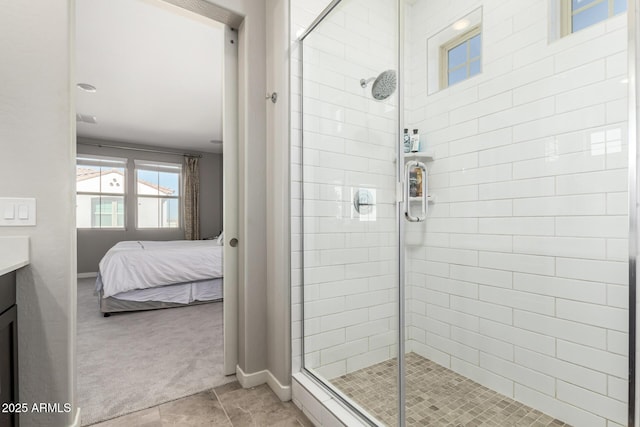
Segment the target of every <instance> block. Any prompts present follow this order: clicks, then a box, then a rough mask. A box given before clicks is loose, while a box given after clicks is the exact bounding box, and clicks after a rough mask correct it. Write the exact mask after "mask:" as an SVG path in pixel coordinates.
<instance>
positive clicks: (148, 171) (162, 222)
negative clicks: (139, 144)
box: [135, 160, 182, 228]
mask: <svg viewBox="0 0 640 427" xmlns="http://www.w3.org/2000/svg"><path fill="white" fill-rule="evenodd" d="M135 177H136V186H135V188H136V202H137V203H136V207H137V209H136V226H137V228H180V227H181V222H182V214H181V212H182V203H181V185H182V165H180V164H176V163H161V162H149V161H142V160H135Z"/></svg>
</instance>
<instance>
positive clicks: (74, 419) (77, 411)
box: [69, 408, 80, 427]
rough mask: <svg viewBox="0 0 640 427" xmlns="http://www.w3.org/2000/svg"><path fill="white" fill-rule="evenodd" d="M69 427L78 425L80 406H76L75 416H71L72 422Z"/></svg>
mask: <svg viewBox="0 0 640 427" xmlns="http://www.w3.org/2000/svg"><path fill="white" fill-rule="evenodd" d="M69 427H80V408H76V416H75V417H73V424H71V425H70V426H69Z"/></svg>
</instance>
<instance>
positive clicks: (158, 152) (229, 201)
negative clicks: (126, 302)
mask: <svg viewBox="0 0 640 427" xmlns="http://www.w3.org/2000/svg"><path fill="white" fill-rule="evenodd" d="M82 3H83V1H82V0H78V2H77V4H78V5H80V4H82ZM139 3H142V4H143V5H145V6H151V7H155V8H161V9H166V8H170V9H174V10H179V11H181V12H179V13H189V14H192V12H187V11H185V10H183V9H181V8H179V7H176V6H174V5H169V4H166V3H171V2H151V1H146V0H144V1H141V2H139ZM153 3H155V4H153ZM159 3H160V5H159ZM162 3H164V4H162ZM201 3H203V4H204V3H207V2H201ZM209 6H210V5H209ZM207 10H208V9H207V8H206V7H205V8H203V9H201V10H199V13H200V14H198V16H197V17H196V18H195V19H196V20H200V21H202V20H209V19H210V18H211V17H210V16H208V17H205V16H204V15H206V14H207V13H206V11H207ZM192 15H193V14H192ZM216 17H217V16H216ZM221 32H222V36H221V43H222V47H221V51H222V54H221V58H220V59H221V61H220V62H221V63H220V68H221V74H222V76H223V81H224V84H223V88H224V92H223V93H222V94H221V96H220V97H219V102H220V105H221V108H222V109H223V110H224V117H223V118H222V120H223V123H224V126H222V128H223V129H222V137H220V138H212V140H211V141H209V140H207V141H205V142H206V143H216V144H220V145H224V149H223V150H222V151H223V152H224V156H218V157H222V158H221V159H219V162H217V163H218V164H219V166H220V168H221V169H222V171H221V173H220V177H219V178H220V179H219V181H220V182H219V187H220V191H219V193H220V194H219V196H220V198H221V199H222V205H223V208H222V209H219V210H220V211H221V212H220V213H221V217H222V218H221V222H222V224H223V225H222V226H219V227H216V229H215V230H214V231H209V232H207V233H205V232H204V230H203V235H202V237H213V236H217V235H218V234H219V233H220V232H221V231H222V230H224V231H225V234H226V235H227V236H231V238H233V237H234V236H236V235H237V226H238V225H237V218H236V217H237V196H236V195H237V193H238V191H237V158H238V157H237V135H238V132H237V122H238V119H237V111H238V108H237V106H238V100H237V97H238V89H237V87H238V83H237V81H238V79H237V72H238V66H237V60H238V58H237V46H238V39H237V32H236V31H235V30H233V29H232V28H231V27H229V26H228V25H225V26H224V27H223V29H222V31H221ZM125 68H126V67H125ZM149 76H150V78H153V74H149ZM79 83H80V82H79ZM97 93H98V94H99V93H100V89H99V91H98V92H97ZM127 107H128V106H127V105H123V106H122V108H127ZM158 108H160V106H159V107H158ZM86 116H87V115H86V114H84V115H83V116H81V117H80V119H81V121H80V122H79V127H80V126H84V125H85V123H86V122H83V121H82V120H83V119H84V118H86ZM89 120H90V117H89ZM98 123H100V118H99V117H98ZM88 139H89V138H87V137H84V138H78V144H83V149H82V150H78V152H79V153H80V151H83V153H82V154H83V155H92V156H94V157H95V156H101V155H102V157H109V156H104V154H105V150H107V151H108V150H120V151H118V153H122V150H126V152H127V153H131V155H127V156H125V155H121V154H117V155H114V154H113V153H111V157H119V156H121V157H125V158H126V162H125V165H126V166H125V168H123V169H124V170H123V177H124V178H128V181H129V182H128V185H129V186H133V183H134V182H135V183H136V185H135V187H139V186H140V185H141V184H140V173H139V172H140V170H142V167H139V163H137V162H136V160H143V161H146V162H147V169H153V168H154V167H155V168H156V169H158V170H154V171H156V172H158V174H160V175H162V174H163V173H165V172H166V171H160V170H159V169H161V166H163V165H164V166H166V164H167V163H171V161H172V160H171V159H172V158H173V157H172V156H178V157H182V154H193V153H194V150H193V149H191V148H189V149H184V148H183V147H169V146H167V147H166V148H163V147H160V149H158V147H155V149H154V150H150V149H149V148H148V147H147V145H146V144H144V143H138V144H133V145H131V144H130V141H126V140H124V139H121V140H114V143H112V144H106V143H105V141H104V140H103V139H101V138H93V139H92V140H88ZM92 143H93V144H92ZM107 145H111V147H108V146H107ZM151 151H154V152H153V153H151ZM87 152H89V153H87ZM195 152H196V153H197V152H198V151H197V150H196V151H195ZM214 154H215V153H214ZM154 156H160V157H161V158H160V159H157V158H156V159H153V160H154V162H155V166H153V165H152V166H153V167H151V166H149V164H148V163H149V157H154ZM201 156H202V157H201V159H200V161H201V165H202V164H203V163H205V161H206V160H208V157H209V155H208V153H205V154H201ZM180 160H181V159H180ZM180 160H178V161H176V163H180ZM99 175H101V174H99ZM201 175H202V174H201ZM159 180H160V179H159ZM159 180H158V182H151V184H152V186H154V185H155V186H156V187H167V186H166V185H162V183H160V182H159ZM147 181H148V178H147ZM123 185H124V182H123ZM202 185H203V183H202V182H201V186H202ZM133 194H135V193H134V192H132V193H131V194H123V196H122V199H123V200H124V201H128V202H131V203H129V206H132V205H133V204H134V203H133V202H134V201H135V202H138V200H135V196H134V195H133ZM182 197H183V195H182V194H180V196H179V197H177V198H176V199H181V198H182ZM156 198H157V197H156ZM111 202H112V203H111V204H110V205H109V206H111V207H112V208H113V207H114V206H115V208H114V209H115V211H114V212H112V213H114V214H115V215H116V216H117V215H118V214H120V212H119V211H118V208H119V205H118V204H117V203H116V204H114V203H113V200H111ZM123 204H124V203H123ZM94 205H95V204H94ZM97 206H102V205H100V204H98V205H97ZM125 210H127V209H123V211H125ZM131 212H133V214H132V215H130V217H127V218H126V219H125V221H124V222H126V228H131V229H136V231H137V232H138V233H142V234H139V235H135V236H133V237H130V238H125V239H120V238H119V237H116V239H118V240H136V241H138V240H140V241H145V240H155V239H152V238H149V235H150V232H149V230H141V228H143V227H139V225H140V222H139V216H140V212H139V210H135V209H132V210H131ZM100 214H101V217H102V216H105V215H106V213H104V212H102V211H101V212H100ZM202 214H205V212H202ZM202 214H201V217H202ZM206 214H207V215H209V213H206ZM122 215H123V217H124V216H125V215H126V214H125V212H122ZM124 222H123V225H125V224H124ZM170 222H171V221H168V223H170ZM110 224H115V225H119V224H120V223H118V221H117V220H115V221H112V222H111V223H110ZM169 225H170V224H169ZM168 228H171V227H168ZM99 231H100V232H101V233H102V235H101V237H100V238H101V239H102V240H105V236H107V235H108V234H109V233H112V234H113V233H114V232H115V231H114V230H99ZM159 232H160V233H163V234H162V236H161V238H158V239H157V240H174V239H175V237H174V236H177V235H179V233H180V232H181V230H170V229H168V230H160V231H159ZM176 233H178V234H176ZM116 234H117V233H116ZM120 234H122V233H120ZM178 238H179V237H178ZM221 241H222V239H221ZM224 243H225V244H224V245H223V248H224V249H223V251H224V257H223V258H224V271H225V273H226V274H225V278H224V301H223V302H222V303H215V304H213V305H219V306H220V310H219V313H218V315H219V317H220V321H221V322H222V316H223V314H222V312H223V311H224V316H225V317H226V318H228V319H225V321H224V322H222V324H223V325H224V333H223V334H222V336H221V337H220V338H221V339H220V341H221V342H220V343H219V346H220V347H224V350H221V351H220V357H219V358H218V360H216V361H215V363H216V365H217V366H218V367H219V370H220V374H221V375H225V374H226V375H232V374H234V373H235V366H236V363H237V362H236V357H237V356H236V353H235V349H236V347H237V346H236V336H237V326H236V321H235V319H236V317H237V315H236V310H237V309H236V307H237V300H236V294H237V290H236V288H237V252H236V250H235V249H234V247H232V246H230V245H229V244H228V242H224ZM78 252H79V253H81V254H83V255H85V254H86V252H87V251H85V250H82V248H80V245H79V251H78ZM96 270H97V269H96ZM79 272H80V273H86V271H80V270H79ZM81 276H82V275H81ZM85 280H86V279H85ZM91 280H92V279H89V281H91ZM222 305H224V310H222V307H221V306H222ZM188 308H189V309H191V307H188ZM193 308H196V307H193ZM198 308H199V309H200V308H206V306H204V305H203V306H202V307H198ZM80 309H81V307H80V306H79V308H78V311H79V312H80ZM185 309H186V308H185ZM180 310H181V309H176V312H178V311H180ZM171 311H172V310H159V311H157V313H160V312H171ZM148 313H151V312H148ZM148 313H145V314H148ZM141 314H142V313H141ZM125 316H127V315H122V317H121V319H122V318H124V317H125ZM101 320H102V319H101ZM104 320H106V321H114V320H115V321H118V316H113V318H109V319H104ZM176 321H177V319H176ZM78 322H79V323H80V322H81V319H80V317H79V320H78ZM195 322H196V320H194V322H192V324H194V323H195ZM115 323H116V322H112V323H111V326H113V324H115ZM163 323H169V324H173V323H174V322H173V321H171V320H168V321H166V322H165V320H162V321H160V322H156V324H163ZM218 326H220V327H222V325H218ZM81 328H82V325H81V324H79V325H78V331H80V329H81ZM150 329H154V330H157V329H163V328H162V327H157V326H150ZM209 329H211V328H209ZM175 345H176V346H180V344H178V343H175ZM96 347H99V346H96ZM167 348H168V349H169V350H167V351H171V350H170V347H167ZM78 349H79V352H78V360H79V361H80V360H81V359H82V357H83V356H85V355H86V352H85V353H83V352H81V351H80V345H78ZM90 351H91V352H100V351H101V350H98V349H97V348H92V349H91V350H90ZM102 351H103V352H104V353H105V354H112V355H113V353H114V352H113V348H103V349H102ZM119 351H121V350H119ZM204 352H206V351H204ZM209 362H211V361H209ZM209 362H207V363H209ZM197 363H202V362H197ZM205 368H206V369H209V368H210V366H205ZM163 371H165V372H166V371H167V369H163ZM96 380H98V381H99V378H96ZM94 385H95V386H97V387H98V388H99V387H100V384H99V383H98V384H94ZM209 387H210V385H209ZM123 388H124V387H123ZM192 391H193V390H191V391H190V392H192ZM196 391H197V390H196ZM79 394H80V396H82V392H80V393H79ZM152 394H153V393H152ZM175 397H179V396H174V397H172V398H175ZM79 406H81V407H82V403H79ZM135 409H136V408H135V407H131V408H120V409H118V410H120V411H122V410H124V411H126V412H130V411H132V410H135ZM138 409H139V408H138ZM122 413H125V412H118V413H109V414H108V417H109V418H111V417H113V416H116V415H119V414H122ZM83 418H84V417H83ZM92 421H97V420H92ZM83 424H84V422H83Z"/></svg>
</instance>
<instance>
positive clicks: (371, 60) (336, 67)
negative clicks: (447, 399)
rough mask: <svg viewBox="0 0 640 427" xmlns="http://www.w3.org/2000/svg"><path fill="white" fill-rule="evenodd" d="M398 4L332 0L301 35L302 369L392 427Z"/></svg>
mask: <svg viewBox="0 0 640 427" xmlns="http://www.w3.org/2000/svg"><path fill="white" fill-rule="evenodd" d="M397 16H398V14H397V2H396V1H389V0H367V1H353V0H346V1H342V2H340V3H338V4H337V6H335V8H333V9H332V10H331V12H329V13H328V14H327V15H326V16H324V18H323V19H322V20H321V21H320V22H319V23H318V24H317V26H315V28H313V30H312V31H311V32H309V33H308V34H306V35H305V36H304V37H303V40H302V42H301V51H302V52H301V53H302V60H301V63H302V64H301V76H302V97H301V104H302V129H303V134H302V144H301V147H299V149H300V150H301V153H300V154H301V157H300V158H301V166H302V168H301V170H302V177H301V181H302V193H303V195H302V200H303V204H302V213H301V217H302V228H303V232H302V236H303V239H302V251H303V261H302V270H303V286H302V289H303V300H304V302H303V337H304V338H303V359H304V368H305V370H306V371H307V372H309V373H310V374H311V375H313V376H315V377H316V378H317V379H319V380H320V381H322V382H323V383H324V384H326V385H327V386H328V387H329V388H330V389H331V390H333V392H335V393H337V394H339V395H340V396H342V397H343V398H344V399H345V401H347V402H349V403H350V404H351V405H352V407H353V408H354V409H355V410H356V411H358V412H360V413H362V414H363V415H365V416H367V417H369V418H370V419H376V420H377V421H378V422H380V423H381V424H384V425H398V416H399V415H398V360H397V354H398V342H399V340H398V336H399V328H398V325H399V310H398V302H399V298H398V295H399V280H398V275H399V244H398V241H399V232H398V227H399V215H398V205H397V203H396V183H397V182H398V175H397V170H398V165H397V161H396V157H397V151H398V147H399V135H398V127H399V126H398V88H397V86H398V49H397V44H398V43H397V35H398V25H397Z"/></svg>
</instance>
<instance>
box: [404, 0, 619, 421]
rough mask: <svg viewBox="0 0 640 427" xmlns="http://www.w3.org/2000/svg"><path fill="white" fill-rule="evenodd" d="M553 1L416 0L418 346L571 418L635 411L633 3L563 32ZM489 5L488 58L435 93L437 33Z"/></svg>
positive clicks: (413, 336) (411, 18) (411, 302)
mask: <svg viewBox="0 0 640 427" xmlns="http://www.w3.org/2000/svg"><path fill="white" fill-rule="evenodd" d="M547 3H548V2H547V1H545V0H537V1H534V2H529V3H527V5H526V6H524V5H523V4H521V3H520V2H513V1H507V0H485V1H472V2H469V1H454V2H452V1H444V0H442V1H431V0H430V1H418V2H416V3H415V4H414V5H413V6H407V14H406V16H407V23H408V26H407V28H408V32H407V37H408V44H407V48H408V49H407V52H408V54H409V58H410V59H409V63H410V67H409V70H410V74H409V79H410V81H409V89H408V94H409V98H408V99H407V106H408V108H409V111H408V114H407V117H408V118H409V121H410V127H416V128H419V129H420V130H421V134H422V142H423V144H426V147H427V148H429V149H433V150H434V151H435V160H434V161H433V162H432V163H429V164H428V167H429V183H430V192H431V193H433V194H434V195H435V198H436V203H435V204H434V205H432V209H431V211H430V213H429V219H428V221H427V222H426V223H425V224H419V225H409V226H408V227H407V241H408V242H409V246H408V248H407V257H408V259H409V260H410V261H409V262H408V264H409V270H410V274H409V275H408V277H409V282H408V285H409V287H408V306H409V308H410V311H409V316H408V325H409V331H408V339H409V341H408V349H409V350H410V351H415V352H416V353H419V354H421V355H423V356H425V357H428V358H429V359H432V360H434V361H436V362H438V363H440V364H442V365H444V366H446V367H449V368H451V369H453V370H455V371H457V372H459V373H461V374H463V375H465V376H467V377H469V378H471V379H473V380H475V381H477V382H479V383H481V384H484V385H486V386H488V387H490V388H493V389H495V390H497V391H499V392H500V393H502V394H505V395H507V396H509V397H513V398H515V399H516V400H519V401H522V402H524V403H526V404H528V405H531V406H533V407H535V408H537V409H540V410H541V411H543V412H546V413H548V414H550V415H553V416H555V417H557V418H560V419H561V420H564V421H567V422H569V423H570V424H572V425H579V426H605V425H608V426H612V425H619V424H624V423H625V420H626V398H627V396H626V376H627V357H626V356H627V263H626V262H625V261H626V258H627V246H628V243H627V238H626V237H627V224H628V220H627V212H628V210H627V203H626V200H627V193H626V191H627V182H626V179H627V169H626V168H627V162H628V160H627V137H626V127H627V122H626V120H627V110H626V106H627V98H626V90H627V87H626V84H624V83H622V82H621V81H622V80H623V79H624V78H625V75H626V45H627V43H626V33H627V31H626V30H627V28H626V14H625V15H621V16H617V17H614V18H612V19H610V20H607V21H606V22H603V23H600V24H597V25H595V26H593V27H591V28H589V29H586V30H584V31H581V32H579V33H576V34H573V35H570V36H568V37H565V38H562V39H560V40H558V41H555V42H553V43H549V42H548V40H547V34H548V25H549V24H548V22H549V19H548V8H547ZM481 5H482V6H483V12H484V13H483V15H484V16H483V35H482V36H483V44H484V46H483V72H482V74H481V75H479V76H477V77H474V78H472V79H470V80H467V81H465V82H463V83H460V84H457V85H455V86H452V87H450V88H448V89H445V90H441V91H440V92H437V93H435V94H432V95H429V96H427V78H426V73H427V67H426V64H427V58H426V43H427V38H428V37H430V36H432V35H433V34H435V33H436V32H437V31H439V30H440V29H442V28H444V27H445V26H447V25H450V24H452V23H453V22H455V21H456V20H457V19H459V18H460V17H462V16H464V15H465V14H466V13H468V12H470V11H472V10H473V9H475V8H476V7H478V6H481Z"/></svg>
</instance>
